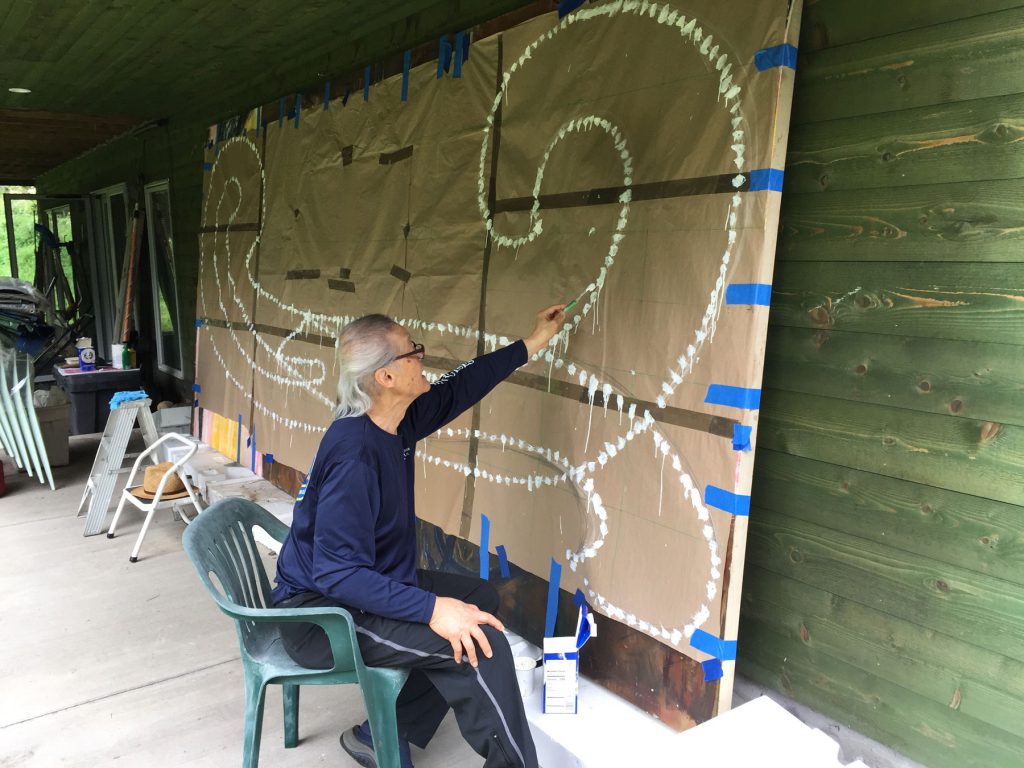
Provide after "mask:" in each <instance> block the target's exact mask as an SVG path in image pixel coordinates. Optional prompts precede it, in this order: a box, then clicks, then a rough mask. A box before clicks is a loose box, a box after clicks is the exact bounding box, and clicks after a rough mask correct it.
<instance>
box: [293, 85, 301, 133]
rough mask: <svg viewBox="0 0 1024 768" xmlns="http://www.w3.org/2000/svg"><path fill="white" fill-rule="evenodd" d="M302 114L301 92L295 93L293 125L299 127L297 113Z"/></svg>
mask: <svg viewBox="0 0 1024 768" xmlns="http://www.w3.org/2000/svg"><path fill="white" fill-rule="evenodd" d="M300 114H302V94H301V93H296V94H295V127H296V128H298V127H299V115H300Z"/></svg>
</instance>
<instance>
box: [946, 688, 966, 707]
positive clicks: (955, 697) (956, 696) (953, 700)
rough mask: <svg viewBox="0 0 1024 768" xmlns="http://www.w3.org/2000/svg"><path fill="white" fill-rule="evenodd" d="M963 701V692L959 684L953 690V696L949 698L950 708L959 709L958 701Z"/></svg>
mask: <svg viewBox="0 0 1024 768" xmlns="http://www.w3.org/2000/svg"><path fill="white" fill-rule="evenodd" d="M961 701H963V694H962V693H961V692H960V686H957V689H956V690H955V691H953V698H951V699H950V700H949V708H950V709H960V702H961Z"/></svg>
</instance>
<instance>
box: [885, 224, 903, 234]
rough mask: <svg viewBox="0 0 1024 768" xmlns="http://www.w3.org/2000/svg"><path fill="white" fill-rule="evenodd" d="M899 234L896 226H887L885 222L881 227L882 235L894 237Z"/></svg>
mask: <svg viewBox="0 0 1024 768" xmlns="http://www.w3.org/2000/svg"><path fill="white" fill-rule="evenodd" d="M898 234H899V230H898V229H896V227H893V226H889V225H888V224H886V225H885V226H884V227H882V237H896V235H898Z"/></svg>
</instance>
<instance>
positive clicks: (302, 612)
mask: <svg viewBox="0 0 1024 768" xmlns="http://www.w3.org/2000/svg"><path fill="white" fill-rule="evenodd" d="M218 603H220V601H219V600H218ZM220 609H221V610H222V611H223V612H224V613H226V614H227V615H228V616H230V617H231V618H233V619H241V620H244V621H252V622H262V623H272V624H284V623H302V624H316V625H317V626H319V627H320V628H321V629H323V630H324V632H326V633H327V640H328V641H329V642H330V644H331V651H332V654H333V656H334V666H333V667H332V668H331V669H330V670H322V671H325V672H338V671H349V670H352V669H356V671H357V672H358V673H359V674H360V675H362V668H363V667H364V664H363V659H362V654H361V653H359V641H358V640H357V639H356V628H355V622H353V621H352V614H350V613H349V612H348V611H346V610H345V609H344V608H342V607H340V606H338V607H324V608H246V607H244V606H240V605H232V604H230V603H228V604H225V603H221V604H220ZM339 658H341V659H342V660H343V661H347V660H348V659H349V658H354V659H355V664H354V665H350V664H347V663H343V664H341V665H339V664H338V659H339Z"/></svg>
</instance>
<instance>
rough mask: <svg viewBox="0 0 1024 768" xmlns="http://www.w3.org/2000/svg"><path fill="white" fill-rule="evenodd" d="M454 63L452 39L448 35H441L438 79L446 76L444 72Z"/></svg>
mask: <svg viewBox="0 0 1024 768" xmlns="http://www.w3.org/2000/svg"><path fill="white" fill-rule="evenodd" d="M451 65H452V41H451V40H449V39H448V35H441V37H440V38H439V39H438V41H437V79H438V80H440V79H441V78H442V77H444V73H445V72H447V71H448V70H449V68H450V67H451Z"/></svg>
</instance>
